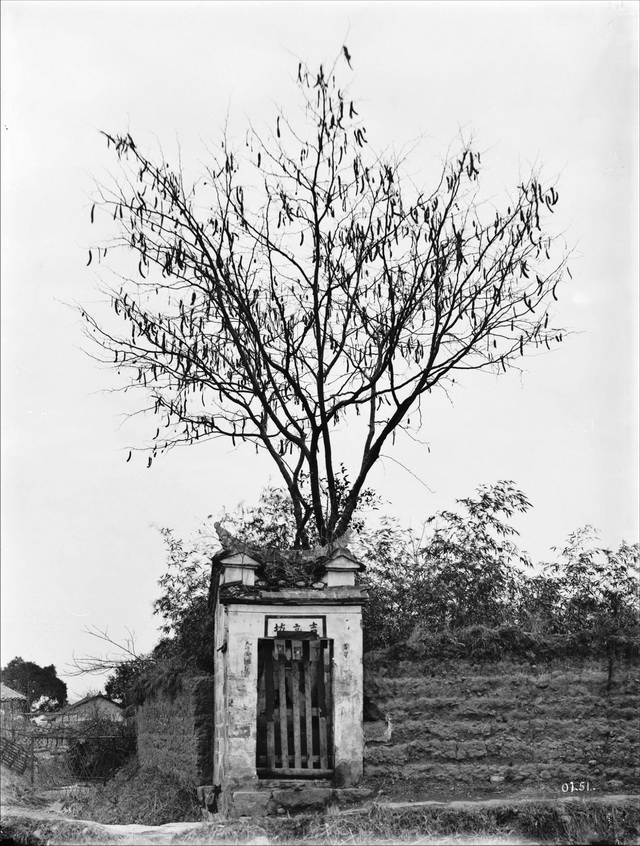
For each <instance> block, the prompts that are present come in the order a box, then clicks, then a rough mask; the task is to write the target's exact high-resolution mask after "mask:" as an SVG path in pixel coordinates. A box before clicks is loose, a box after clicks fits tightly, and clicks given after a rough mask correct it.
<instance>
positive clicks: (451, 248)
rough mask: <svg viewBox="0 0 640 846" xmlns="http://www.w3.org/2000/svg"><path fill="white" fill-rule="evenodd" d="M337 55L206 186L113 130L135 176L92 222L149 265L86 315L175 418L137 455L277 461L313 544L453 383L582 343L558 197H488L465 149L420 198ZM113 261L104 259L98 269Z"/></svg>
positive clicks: (302, 530) (108, 359)
mask: <svg viewBox="0 0 640 846" xmlns="http://www.w3.org/2000/svg"><path fill="white" fill-rule="evenodd" d="M341 57H342V54H341ZM338 61H339V60H336V63H334V65H333V66H332V67H331V68H330V69H328V70H327V69H324V68H323V66H322V65H321V66H320V68H319V70H318V71H317V72H314V73H312V72H311V71H310V70H309V68H308V67H306V66H305V65H303V64H300V66H299V68H298V77H297V87H298V91H299V94H300V97H301V103H302V107H303V108H302V114H301V115H294V114H293V113H288V112H287V113H285V112H284V111H282V110H280V111H278V113H277V115H276V116H275V122H274V125H273V128H272V130H273V131H264V132H260V131H258V130H256V129H255V128H253V127H250V128H249V130H248V131H247V134H246V139H245V144H244V146H242V147H241V148H239V149H237V148H234V147H233V146H232V144H231V142H230V141H229V139H228V138H226V137H225V138H223V140H222V144H221V150H220V152H219V154H217V155H213V156H212V160H211V164H210V166H209V168H208V169H207V170H206V173H204V174H203V176H202V178H201V179H200V180H199V181H197V182H195V184H193V185H190V184H188V183H187V182H186V180H185V177H184V173H183V171H182V170H175V169H173V168H172V167H171V166H170V165H169V163H168V162H167V161H165V160H164V157H163V156H160V158H159V160H157V161H155V160H153V159H152V158H151V157H150V156H149V155H147V154H146V153H145V152H144V151H143V150H142V149H141V148H140V147H138V146H137V145H136V143H134V140H133V138H132V137H131V136H130V135H129V134H127V135H121V136H118V135H110V134H107V133H105V139H106V142H107V144H108V145H109V146H110V147H113V148H114V149H115V152H116V154H117V156H118V160H119V163H120V166H121V178H120V179H119V180H118V179H116V180H114V184H113V185H112V186H110V187H107V186H102V185H101V186H98V194H97V198H96V203H95V204H94V205H93V206H92V209H91V220H92V221H93V219H94V215H95V213H96V209H97V210H98V212H100V211H102V212H104V213H106V214H108V215H109V216H110V217H112V218H113V222H114V225H115V226H117V227H118V230H119V233H120V236H119V237H118V238H116V240H115V242H114V241H109V246H110V247H118V246H119V247H121V248H123V249H124V250H125V251H129V252H130V253H132V254H133V257H134V262H135V265H137V267H136V271H135V273H134V275H133V276H130V277H122V278H121V284H119V285H118V286H116V287H115V288H112V289H108V291H107V292H108V294H109V296H110V299H111V306H112V309H113V312H114V314H112V315H111V314H109V315H107V313H105V314H102V315H100V316H97V315H96V314H95V313H93V314H90V313H89V312H88V311H87V310H82V316H83V318H84V320H85V324H84V325H85V329H86V332H87V334H88V336H89V337H90V338H92V339H93V340H94V341H95V342H96V344H97V347H94V351H95V355H96V358H98V359H99V360H101V361H103V362H105V363H108V364H111V365H112V366H113V367H114V368H115V369H116V370H117V371H118V372H119V373H120V374H122V375H123V376H125V377H126V380H127V381H126V385H127V387H130V386H131V387H137V388H139V389H140V390H141V391H142V393H143V394H144V396H145V401H144V404H141V407H140V410H141V411H142V410H144V411H149V412H151V413H152V414H155V415H156V417H157V421H156V422H157V424H158V425H157V430H156V433H155V436H154V438H153V439H152V440H150V441H149V443H148V444H147V445H145V446H144V447H139V448H138V449H148V450H149V455H148V456H147V466H150V464H151V462H152V460H153V458H154V457H155V456H156V455H157V454H159V453H163V452H164V451H166V450H169V449H171V448H172V447H174V446H176V445H178V444H192V443H194V442H196V441H205V440H208V439H212V438H228V439H230V440H231V441H232V442H233V443H234V444H236V443H238V442H244V443H249V444H252V445H254V447H255V449H256V451H258V450H264V451H266V452H267V453H268V455H269V456H270V458H271V459H272V460H273V462H274V463H275V465H276V466H277V468H278V471H279V473H280V475H281V477H282V479H283V481H284V484H285V486H286V490H287V492H288V496H289V498H290V500H291V504H292V508H293V512H294V518H295V525H296V532H295V537H294V539H293V542H294V545H295V546H297V547H306V546H308V545H309V544H310V537H311V534H314V535H316V536H317V537H318V538H319V539H320V541H321V542H322V543H326V542H328V541H331V540H332V539H333V538H336V537H339V536H340V535H342V534H343V533H344V532H345V530H346V529H347V527H348V526H349V523H350V521H351V519H352V516H353V513H354V509H355V508H356V505H357V502H358V498H359V496H360V495H361V493H362V491H363V489H364V486H365V482H366V479H367V476H368V474H369V473H370V471H371V469H372V468H373V466H374V465H375V463H376V461H378V459H379V458H380V456H381V453H382V450H383V447H385V445H387V443H388V442H392V441H393V440H394V439H395V436H396V433H397V432H398V431H399V430H402V429H406V430H414V431H415V430H417V429H418V428H419V427H420V424H421V421H422V417H421V412H422V407H423V403H424V401H425V400H426V399H427V398H428V395H429V393H430V392H431V391H433V389H434V388H436V387H441V388H443V387H444V388H445V389H446V388H447V387H448V386H449V385H450V384H451V383H453V382H454V381H455V378H456V377H457V376H458V375H459V374H460V373H461V372H464V371H468V370H480V371H492V372H495V373H502V372H506V371H508V370H509V369H510V368H513V367H517V366H518V361H519V360H520V357H521V356H523V355H525V353H527V352H530V351H535V350H542V351H544V350H545V349H549V348H550V347H551V345H552V344H554V343H556V342H558V341H561V340H562V331H561V330H560V329H559V328H557V327H555V326H554V325H553V316H552V313H551V312H552V308H551V307H552V306H553V303H554V301H555V300H556V299H557V293H556V292H557V289H558V286H559V284H560V282H561V281H562V279H563V278H564V272H565V269H566V254H565V253H564V252H563V250H562V248H561V249H560V253H559V254H557V255H555V254H554V252H555V253H557V247H558V243H557V238H556V237H555V236H553V235H552V234H550V231H549V226H548V216H549V214H550V213H551V212H553V209H554V206H555V205H556V203H557V201H558V193H557V191H556V189H555V187H554V186H552V185H545V184H543V183H542V181H541V180H540V179H539V178H538V176H537V175H535V174H534V175H532V176H531V177H530V178H528V179H527V180H526V181H523V182H522V184H520V185H518V186H517V187H516V188H515V190H514V192H513V196H512V197H506V198H505V200H504V202H503V203H502V204H501V205H499V206H498V205H494V204H493V203H492V202H491V201H485V202H482V201H481V199H480V197H479V193H478V192H479V176H480V171H481V156H480V153H478V152H477V151H476V150H475V149H473V148H472V146H471V145H470V144H467V143H463V144H462V147H461V150H460V152H459V153H458V154H457V155H455V156H453V157H452V158H450V160H449V161H447V162H446V164H445V165H444V167H443V169H442V172H441V176H440V179H439V182H438V184H437V185H436V186H435V187H434V188H433V189H432V190H431V189H422V188H419V187H417V186H416V185H415V184H414V181H413V179H412V178H411V177H410V176H409V175H408V173H407V171H406V169H405V161H404V159H402V158H400V157H397V156H396V155H395V154H384V155H383V154H378V153H376V152H374V151H373V149H372V147H371V145H370V143H369V138H368V133H367V130H366V127H365V125H364V123H363V121H362V120H361V118H360V115H359V112H358V111H357V109H356V104H354V102H353V101H352V100H351V99H350V97H349V96H348V95H347V93H346V89H345V88H344V87H343V86H342V85H341V84H340V82H339V81H338V75H339V74H338V69H337V63H338ZM340 61H341V60H340ZM340 67H341V69H342V70H344V71H346V65H343V64H341V65H340ZM358 108H360V107H359V106H358ZM300 118H301V119H300ZM106 253H107V248H106V246H104V244H102V245H101V246H99V247H97V248H96V247H94V248H93V249H92V250H90V251H89V262H88V263H91V262H92V261H93V260H94V258H98V259H99V260H100V261H104V260H105V256H106ZM135 265H134V266H135ZM105 290H106V289H105ZM112 318H113V319H112ZM341 427H342V428H344V427H348V429H349V433H350V436H351V437H350V441H349V446H348V457H349V459H350V461H349V471H350V475H351V479H352V481H351V482H350V485H349V488H348V489H347V490H346V491H341V490H340V485H339V469H340V466H341V464H342V463H343V462H344V461H345V460H346V457H347V456H346V455H345V453H344V449H345V447H344V445H341V444H340V437H339V435H338V431H339V429H340V428H341ZM356 433H357V435H358V436H359V441H358V442H357V443H358V446H357V450H356V451H355V452H354V446H353V443H354V436H355V434H356ZM341 449H342V450H343V453H342V455H339V454H338V453H339V452H340V450H341ZM129 457H131V453H130V454H129ZM323 491H326V492H327V493H326V497H325V496H324V495H323ZM310 527H313V532H310Z"/></svg>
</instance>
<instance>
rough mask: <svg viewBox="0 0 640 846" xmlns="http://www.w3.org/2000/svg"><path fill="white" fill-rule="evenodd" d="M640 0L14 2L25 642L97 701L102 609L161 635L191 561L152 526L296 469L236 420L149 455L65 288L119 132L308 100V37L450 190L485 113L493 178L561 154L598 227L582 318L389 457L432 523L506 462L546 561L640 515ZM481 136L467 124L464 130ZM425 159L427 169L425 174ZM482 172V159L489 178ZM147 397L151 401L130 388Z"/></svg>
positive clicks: (396, 487)
mask: <svg viewBox="0 0 640 846" xmlns="http://www.w3.org/2000/svg"><path fill="white" fill-rule="evenodd" d="M638 8H639V6H638V4H637V3H631V2H629V3H619V2H615V3H609V2H584V3H581V2H574V3H561V2H552V3H544V2H535V3H526V2H500V3H484V2H475V3H462V2H459V3H456V2H447V3H437V2H414V3H402V2H399V0H395V2H393V4H392V3H391V2H378V3H371V2H358V3H346V2H330V3H329V2H323V3H307V2H286V3H275V2H271V3H268V2H262V3H249V2H233V3H222V2H202V3H190V2H180V3H178V2H122V3H120V2H108V3H102V2H82V3H80V2H68V3H67V2H56V0H53V2H52V0H47V2H44V3H41V2H15V0H4V2H3V3H2V5H1V14H2V126H1V132H2V136H1V137H2V399H3V402H2V435H3V438H2V462H3V466H2V470H3V472H2V485H3V489H2V494H3V496H2V518H3V519H2V552H3V566H2V653H1V663H2V664H3V665H4V664H5V663H6V662H7V661H9V660H10V659H11V658H13V657H14V656H16V655H20V656H22V657H23V658H24V659H25V660H32V661H36V662H37V663H39V664H50V663H54V664H55V665H56V667H57V668H58V671H59V674H60V675H61V677H62V678H64V679H65V680H66V681H67V682H68V684H69V690H70V694H71V697H72V698H74V697H77V696H80V695H82V694H83V693H84V691H85V690H86V689H87V688H90V687H96V686H99V685H100V683H101V681H97V682H96V680H92V679H87V678H80V679H78V678H75V679H74V678H69V677H67V676H66V674H65V669H66V667H67V666H68V665H69V664H70V663H71V661H72V657H73V654H74V653H75V654H76V655H77V656H82V655H84V654H86V653H87V652H91V651H93V652H95V651H96V648H97V649H98V650H99V649H100V644H98V643H95V642H92V639H91V638H89V637H88V636H86V635H84V634H83V633H82V632H83V629H84V627H85V626H90V625H95V626H98V627H100V628H105V627H108V628H109V632H110V634H112V635H113V636H114V637H116V638H122V639H123V638H124V637H125V635H126V631H125V627H129V628H131V629H134V630H135V632H136V635H137V640H138V647H139V648H140V649H142V650H145V649H149V648H150V647H151V646H152V645H153V643H154V642H155V640H156V639H157V625H158V620H157V618H154V617H153V616H152V614H151V602H152V600H153V599H154V598H156V597H157V595H158V588H157V585H156V582H157V580H158V578H159V577H160V576H161V574H162V573H163V571H164V567H165V561H164V553H163V547H162V543H161V541H160V537H159V534H158V532H157V530H156V529H154V528H153V525H154V524H156V525H159V526H170V527H174V528H175V529H176V530H177V531H178V532H179V533H182V534H184V535H187V534H189V533H190V532H191V531H193V530H195V529H196V528H197V526H198V525H200V523H201V521H202V520H203V519H204V518H206V516H207V515H208V514H217V513H218V512H219V511H220V509H221V508H222V506H223V505H226V506H227V507H229V508H233V507H234V506H235V505H236V504H237V503H238V502H240V501H241V500H244V501H246V502H247V503H248V504H251V503H254V502H255V501H256V500H257V498H258V495H259V492H260V490H261V489H262V487H263V486H264V485H265V484H266V483H267V482H269V480H270V479H272V480H273V481H277V479H276V476H275V473H274V471H272V469H271V467H270V465H269V464H268V463H267V462H266V460H258V459H256V457H255V455H254V453H253V452H252V448H251V447H250V446H247V448H246V449H242V448H238V450H236V451H234V450H232V448H231V445H230V444H225V443H221V442H218V443H217V444H210V445H206V446H194V447H191V448H185V449H182V450H175V451H173V452H172V453H170V454H169V455H168V456H167V457H163V458H159V459H158V460H157V461H156V462H154V464H153V466H152V469H151V470H148V471H147V470H145V469H143V467H144V464H143V463H141V462H138V463H135V462H133V461H132V462H130V463H128V464H127V463H125V458H126V455H127V451H128V448H129V446H130V445H132V444H136V443H139V442H140V439H141V438H146V437H148V436H149V429H150V428H151V427H154V426H155V424H154V423H153V421H152V420H149V422H148V424H147V425H143V424H142V423H141V422H136V423H134V424H125V425H124V426H122V427H120V423H121V417H120V415H121V413H122V411H123V410H124V409H125V405H124V400H125V398H123V397H122V395H120V394H113V393H108V392H107V393H102V392H101V390H102V389H104V388H109V387H113V386H114V385H116V384H117V383H116V382H115V381H114V379H115V377H114V376H112V375H111V374H110V373H109V372H107V371H103V370H101V369H99V368H98V366H97V365H96V364H95V363H94V362H93V361H91V359H89V358H88V357H86V356H85V355H84V354H83V353H82V352H81V350H80V346H81V344H82V338H81V333H80V325H79V320H78V318H77V317H76V315H75V314H74V313H73V312H72V311H71V310H70V309H69V308H67V307H65V306H64V305H63V304H62V303H63V302H73V301H76V302H81V303H83V304H89V303H90V302H91V301H93V300H95V299H96V296H97V295H96V288H97V283H98V276H97V272H98V271H97V269H96V263H95V262H94V263H93V264H92V265H91V267H89V268H86V267H85V264H86V258H87V247H88V246H89V245H90V243H91V241H92V238H93V237H94V236H95V233H94V231H92V230H91V229H90V226H89V209H90V206H91V200H90V196H91V192H92V186H93V178H94V177H98V178H99V177H101V176H103V175H104V174H105V172H115V160H114V157H113V155H112V153H110V152H108V151H107V150H106V148H105V145H104V143H103V141H102V139H101V137H100V136H99V135H98V130H100V129H104V130H107V131H109V132H112V133H117V132H126V131H130V132H131V134H132V135H133V137H134V138H135V139H136V141H137V143H138V145H140V144H143V145H145V146H148V149H149V150H150V151H154V150H155V149H157V144H158V142H160V143H162V146H163V148H164V149H165V151H166V152H168V153H169V154H171V151H172V150H173V149H175V142H176V139H177V138H178V139H179V141H180V145H181V148H182V156H183V160H184V161H185V163H187V164H188V166H189V168H195V167H197V163H198V161H201V160H204V159H205V158H206V153H205V150H204V145H205V143H209V142H210V143H215V142H216V141H217V140H218V138H219V135H220V130H221V128H222V126H223V124H224V122H225V120H226V117H227V113H228V112H229V115H230V127H231V129H232V130H233V129H234V128H237V131H238V137H239V138H243V133H244V128H245V126H246V123H245V116H249V117H250V118H251V120H252V121H253V122H254V123H256V124H258V125H260V123H263V122H264V121H268V120H272V119H273V116H274V114H275V107H274V103H278V104H281V105H282V106H283V107H285V108H286V106H287V104H288V103H289V102H291V98H292V96H293V97H295V86H294V85H293V79H294V77H295V73H296V69H297V61H298V58H302V59H304V60H306V61H307V62H308V63H309V64H310V65H314V64H317V63H318V62H320V61H324V62H325V63H328V62H330V61H331V60H332V59H333V58H334V57H335V56H336V54H337V53H338V51H339V50H340V48H341V45H342V43H343V42H344V41H346V43H347V44H348V47H349V50H350V52H351V55H352V60H353V66H354V71H355V73H354V76H353V82H352V84H351V94H352V95H353V96H354V97H355V98H356V99H358V100H359V101H360V104H361V109H360V114H361V116H362V117H363V119H364V122H365V124H366V125H367V128H368V137H369V139H370V140H371V141H372V142H373V144H374V145H375V146H376V147H377V148H378V149H382V148H384V147H386V146H387V145H389V144H395V145H396V146H397V147H398V148H399V147H401V146H402V145H403V144H404V143H405V142H407V141H411V140H414V139H416V138H417V137H418V136H421V137H422V138H423V141H422V146H421V147H420V157H419V159H418V164H420V166H424V178H425V181H426V184H427V186H428V185H429V179H430V177H432V176H433V174H434V173H435V168H436V166H437V165H438V162H439V161H440V159H441V157H442V156H444V155H445V153H446V151H447V149H448V147H449V146H450V144H451V143H452V142H455V141H456V137H457V135H458V133H459V130H460V128H462V129H463V130H464V131H465V132H473V133H474V135H475V139H476V144H477V146H478V148H480V149H481V150H483V151H485V154H484V155H483V159H482V161H483V165H484V171H483V173H484V176H485V180H484V181H485V182H486V184H487V186H488V191H489V193H491V192H494V193H495V192H498V193H499V192H500V191H502V190H505V189H511V188H513V187H514V186H515V185H516V183H517V182H518V181H519V178H520V175H521V174H522V175H525V176H526V174H527V172H528V170H529V169H530V168H531V167H532V166H534V165H536V166H537V165H542V167H543V172H544V174H545V175H546V176H547V177H548V178H550V179H553V178H555V177H557V178H558V189H559V192H560V203H559V205H558V207H557V208H558V211H557V214H556V218H557V220H556V224H557V226H558V229H559V230H566V237H567V240H568V242H569V244H570V245H573V244H575V245H576V258H575V259H574V260H573V261H572V262H571V268H572V272H573V282H572V283H571V285H570V286H568V287H566V288H565V293H564V297H563V298H562V299H561V300H560V302H559V303H558V315H559V318H560V320H561V321H562V322H563V323H564V325H565V326H567V327H570V328H572V329H574V330H575V331H576V332H577V333H579V334H576V335H574V336H573V337H571V338H569V339H568V340H567V342H566V343H564V344H562V345H561V346H560V347H559V348H558V351H557V352H554V353H553V354H551V355H549V354H547V355H545V356H542V357H537V358H531V359H529V360H528V362H527V365H526V367H527V369H526V372H525V373H524V374H523V375H522V376H519V375H518V374H509V375H506V376H504V377H502V378H499V379H496V378H494V377H492V376H486V375H485V376H480V375H476V376H474V377H473V378H471V377H470V378H469V379H468V380H467V381H466V382H465V383H464V385H461V386H460V387H459V389H458V391H457V392H454V393H453V394H452V397H451V399H452V400H453V403H452V404H450V403H448V402H447V401H445V400H444V399H443V398H441V397H434V399H433V401H432V402H431V404H430V405H429V406H425V410H426V412H427V413H426V415H425V424H424V429H423V432H422V437H423V438H424V439H425V440H426V441H428V442H429V444H430V447H431V451H430V452H428V451H427V449H426V448H421V447H418V446H416V444H414V443H412V442H410V441H408V440H407V441H406V442H399V443H398V444H397V447H396V449H395V450H394V451H391V448H389V449H387V450H386V452H387V454H391V455H392V456H393V457H394V458H396V459H397V460H398V461H401V462H403V463H404V464H406V465H407V466H409V467H410V468H411V470H412V472H413V473H415V474H416V475H417V476H419V477H420V478H421V479H422V480H423V481H424V482H425V483H426V484H427V485H428V486H429V488H430V489H431V491H433V493H431V492H430V491H429V490H427V489H426V488H425V487H424V486H423V485H422V484H421V483H420V482H419V481H417V480H416V479H415V478H414V477H413V476H411V475H410V474H409V473H407V472H406V471H405V470H403V469H402V468H400V467H399V466H398V465H397V464H395V463H394V462H392V461H389V460H385V461H384V462H382V464H381V465H380V467H379V468H377V470H376V472H375V474H374V475H373V476H372V477H371V483H372V485H373V486H374V487H375V488H376V489H377V490H378V491H379V492H380V494H381V495H382V496H383V498H384V499H386V500H388V501H389V505H388V507H387V508H386V511H387V513H390V514H395V515H398V516H400V517H401V518H402V520H403V521H404V522H405V523H407V524H409V523H411V524H412V525H413V526H419V525H420V523H421V521H422V519H424V518H426V517H427V516H429V515H431V514H433V513H434V512H435V511H436V510H438V509H441V508H446V507H451V506H452V505H453V503H454V499H455V498H456V497H463V496H467V495H469V494H471V493H472V492H473V490H474V489H475V488H476V487H477V486H478V485H479V484H482V483H490V482H493V481H496V480H498V479H505V478H506V479H513V480H514V481H515V482H516V484H517V485H518V486H519V487H520V488H521V489H522V490H523V491H524V492H525V493H526V494H527V495H528V496H529V498H530V499H531V500H532V502H533V504H534V509H533V511H532V512H530V514H529V515H528V516H526V517H524V518H522V519H520V520H519V521H518V523H517V525H518V527H519V529H520V531H521V539H520V540H521V545H522V546H523V547H524V548H525V549H528V550H529V551H530V552H531V553H532V554H533V555H534V556H535V557H537V558H538V559H541V558H545V557H549V556H550V555H551V553H550V552H549V548H550V547H551V546H553V545H555V544H560V543H562V541H563V540H564V538H565V537H566V535H567V534H568V533H569V532H570V531H571V530H573V529H575V528H578V527H579V526H581V525H584V524H586V523H591V524H592V525H594V526H596V527H597V528H599V529H600V530H601V537H602V540H603V542H604V543H607V544H611V545H613V544H617V543H618V542H619V541H620V540H621V539H622V538H625V539H627V540H629V541H634V540H636V539H637V537H638V522H637V520H638V517H637V515H638V485H637V467H638V460H637V424H638V386H637V382H638V380H637V376H638V372H637V362H638V296H637V288H638V261H637V258H638V249H637V248H638V240H637V229H638V217H637V207H638V190H637V189H638V167H637V164H638V138H637V125H638V111H637V102H638V66H637V56H638V43H637V31H638ZM454 147H455V144H454ZM418 176H419V174H418ZM482 184H483V182H481V185H482ZM127 407H129V408H130V406H127Z"/></svg>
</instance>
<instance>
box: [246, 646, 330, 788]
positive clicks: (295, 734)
mask: <svg viewBox="0 0 640 846" xmlns="http://www.w3.org/2000/svg"><path fill="white" fill-rule="evenodd" d="M291 634H293V633H290V632H285V633H282V635H281V636H279V637H276V638H272V639H267V638H264V639H261V640H259V641H258V725H257V742H256V769H257V771H258V776H259V777H261V778H273V777H274V776H275V777H277V776H283V777H295V778H301V777H306V778H327V777H330V776H332V775H333V732H332V707H331V703H332V691H331V658H332V646H333V642H332V641H331V640H330V639H328V638H320V637H317V636H311V637H307V638H304V637H303V638H300V636H299V635H298V636H297V637H296V636H294V637H291Z"/></svg>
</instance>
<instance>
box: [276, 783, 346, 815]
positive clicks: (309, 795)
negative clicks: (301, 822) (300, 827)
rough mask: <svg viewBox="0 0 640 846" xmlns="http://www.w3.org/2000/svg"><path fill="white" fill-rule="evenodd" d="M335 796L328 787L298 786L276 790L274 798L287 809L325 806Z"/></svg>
mask: <svg viewBox="0 0 640 846" xmlns="http://www.w3.org/2000/svg"><path fill="white" fill-rule="evenodd" d="M332 797H333V790H331V788H328V787H296V788H292V789H289V790H274V791H273V794H272V798H273V800H274V801H275V802H277V803H278V805H280V806H281V807H283V808H285V809H286V810H287V811H295V810H301V809H303V808H305V809H318V810H320V809H321V808H324V807H325V805H327V804H328V803H329V802H330V801H331V799H332Z"/></svg>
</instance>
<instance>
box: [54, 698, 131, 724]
mask: <svg viewBox="0 0 640 846" xmlns="http://www.w3.org/2000/svg"><path fill="white" fill-rule="evenodd" d="M44 719H46V721H47V722H48V723H49V724H50V725H51V724H54V725H59V724H61V723H62V724H68V723H83V722H90V721H91V720H113V721H114V722H122V721H123V720H124V715H123V713H122V708H121V707H120V705H118V704H117V702H113V701H112V700H111V699H109V698H108V697H106V696H103V695H102V694H101V693H97V694H94V695H92V696H85V697H84V699H80V700H79V701H78V702H74V703H73V704H72V705H67V706H66V708H63V709H62V710H61V711H57V712H55V713H53V714H47V715H46V717H45V718H44Z"/></svg>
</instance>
